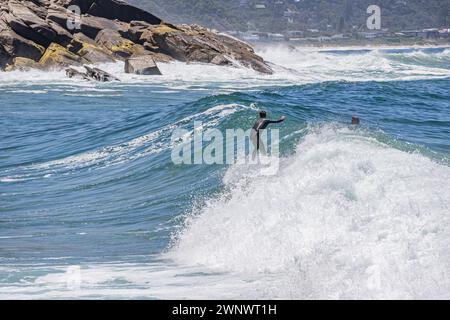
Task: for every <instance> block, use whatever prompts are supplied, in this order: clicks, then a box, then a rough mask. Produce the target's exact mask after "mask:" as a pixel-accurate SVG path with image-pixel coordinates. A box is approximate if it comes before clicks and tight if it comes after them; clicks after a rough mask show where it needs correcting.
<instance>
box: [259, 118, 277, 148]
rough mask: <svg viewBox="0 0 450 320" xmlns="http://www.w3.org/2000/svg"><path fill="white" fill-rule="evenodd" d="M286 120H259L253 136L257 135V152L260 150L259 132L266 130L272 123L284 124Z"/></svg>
mask: <svg viewBox="0 0 450 320" xmlns="http://www.w3.org/2000/svg"><path fill="white" fill-rule="evenodd" d="M283 121H284V119H283V118H282V119H280V120H267V119H265V118H259V119H258V120H257V121H256V123H255V125H254V126H253V129H252V135H256V150H259V144H260V143H259V131H260V130H264V129H266V128H267V126H268V125H269V124H271V123H280V122H283Z"/></svg>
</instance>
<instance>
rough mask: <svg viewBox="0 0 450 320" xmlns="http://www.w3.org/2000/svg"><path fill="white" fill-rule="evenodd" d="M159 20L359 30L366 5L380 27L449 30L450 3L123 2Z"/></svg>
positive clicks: (219, 26)
mask: <svg viewBox="0 0 450 320" xmlns="http://www.w3.org/2000/svg"><path fill="white" fill-rule="evenodd" d="M128 2H129V3H131V4H134V5H137V6H139V7H141V8H144V9H147V10H149V11H150V12H152V13H154V14H156V15H159V16H160V17H161V18H163V19H167V20H170V21H175V22H179V23H181V22H186V23H200V24H203V25H206V26H208V27H212V28H217V29H220V30H240V31H246V30H249V29H251V30H260V31H272V32H275V31H283V30H298V29H300V30H304V29H311V28H315V29H320V30H330V31H346V30H350V29H351V28H352V27H353V26H357V27H358V28H360V29H363V28H364V27H365V25H366V19H367V17H368V14H367V13H366V10H367V7H368V6H369V5H371V4H377V5H379V6H380V7H381V9H382V27H383V28H390V29H414V28H431V27H441V26H442V27H443V26H447V27H450V13H449V12H450V0H284V1H283V0H128Z"/></svg>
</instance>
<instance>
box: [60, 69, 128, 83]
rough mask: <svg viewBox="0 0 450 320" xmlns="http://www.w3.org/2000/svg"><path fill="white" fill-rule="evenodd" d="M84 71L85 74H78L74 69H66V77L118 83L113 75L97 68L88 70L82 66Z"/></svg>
mask: <svg viewBox="0 0 450 320" xmlns="http://www.w3.org/2000/svg"><path fill="white" fill-rule="evenodd" d="M84 68H85V69H86V72H84V73H83V72H80V71H78V70H76V69H74V68H67V69H66V75H67V77H69V78H78V79H83V80H95V81H100V82H109V81H120V80H119V79H117V78H116V77H114V76H113V75H111V74H109V73H107V72H105V71H103V70H100V69H98V68H90V67H87V66H84Z"/></svg>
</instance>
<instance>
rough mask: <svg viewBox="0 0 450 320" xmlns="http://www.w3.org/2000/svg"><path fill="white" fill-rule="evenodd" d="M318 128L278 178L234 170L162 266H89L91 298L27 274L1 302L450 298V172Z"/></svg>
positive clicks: (56, 280)
mask: <svg viewBox="0 0 450 320" xmlns="http://www.w3.org/2000/svg"><path fill="white" fill-rule="evenodd" d="M307 130H308V134H307V135H306V136H305V137H304V139H303V140H302V141H301V142H300V143H299V145H298V147H297V152H296V153H295V154H294V155H291V156H289V157H288V158H286V159H285V160H284V161H283V162H282V167H281V170H280V172H279V174H278V175H276V176H272V177H264V176H256V175H251V174H247V173H248V171H247V168H244V167H241V166H239V165H235V166H231V167H230V168H229V169H228V171H227V173H226V174H225V176H224V183H225V185H226V188H225V190H226V191H224V193H223V195H222V196H221V197H218V198H214V199H210V200H208V201H207V202H206V203H205V204H204V205H202V206H201V207H200V208H199V209H198V210H194V212H193V213H192V215H190V216H189V218H188V219H187V224H186V226H185V227H184V228H183V229H182V230H181V232H180V233H179V234H178V237H177V241H176V242H175V243H174V245H173V247H172V248H171V249H170V250H169V251H168V252H166V253H164V254H163V256H162V257H156V259H154V258H153V259H151V260H152V261H153V262H152V263H141V264H127V263H120V262H118V263H111V264H94V265H83V266H82V267H81V279H80V280H81V282H80V283H81V286H80V290H69V289H67V274H66V271H65V270H66V267H64V266H61V267H51V268H50V267H45V268H44V267H43V268H42V270H40V269H39V267H38V266H30V267H29V268H30V270H28V271H27V270H25V269H26V268H25V267H24V270H22V271H21V272H24V274H27V275H28V276H27V278H26V279H24V280H23V281H22V282H21V283H20V285H17V284H14V283H11V284H7V283H5V284H4V285H3V287H2V290H1V292H2V293H0V298H8V299H10V298H16V299H17V298H29V297H30V295H31V294H32V295H33V297H34V298H74V297H83V298H96V297H101V296H108V297H115V298H144V297H145V298H165V299H167V298H172V299H174V298H191V299H192V298H208V299H210V298H224V299H226V298H234V299H236V298H245V299H248V298H250V299H251V298H288V299H291V298H304V299H313V298H325V299H355V298H366V299H381V298H383V299H396V298H399V299H422V298H423V299H430V298H437V299H448V298H450V296H449V292H450V274H449V270H450V254H449V252H448V247H449V245H450V234H449V231H448V230H449V223H450V216H449V213H450V194H449V193H448V192H445V190H450V182H449V181H450V168H449V167H448V166H445V165H441V164H438V163H436V162H433V161H432V160H430V159H428V158H426V157H424V156H423V155H421V154H418V153H407V152H404V151H400V150H397V149H394V148H392V147H390V146H388V145H386V144H384V143H381V142H379V141H377V140H376V139H374V138H372V137H370V136H368V135H367V134H365V133H363V132H360V131H358V130H350V129H348V128H342V127H338V126H337V125H324V126H322V127H309V128H308V129H307ZM243 173H244V174H243ZM159 258H163V259H164V260H159ZM8 268H9V267H8V266H7V265H4V266H2V267H0V273H2V272H7V271H8V270H7V269H8ZM52 268H53V269H54V270H50V269H52ZM19 269H20V268H19ZM19 269H18V267H17V266H15V267H14V270H15V272H18V271H20V270H19ZM33 274H36V276H32V275H33Z"/></svg>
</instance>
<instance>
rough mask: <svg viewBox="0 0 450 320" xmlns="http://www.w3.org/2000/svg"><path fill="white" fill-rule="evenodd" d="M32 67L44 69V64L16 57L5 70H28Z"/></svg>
mask: <svg viewBox="0 0 450 320" xmlns="http://www.w3.org/2000/svg"><path fill="white" fill-rule="evenodd" d="M31 69H42V66H41V65H40V64H39V63H38V62H36V61H34V60H31V59H28V58H22V57H16V58H14V59H13V60H12V61H11V62H10V63H9V64H8V65H7V66H6V67H5V71H13V70H21V71H28V70H31Z"/></svg>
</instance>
